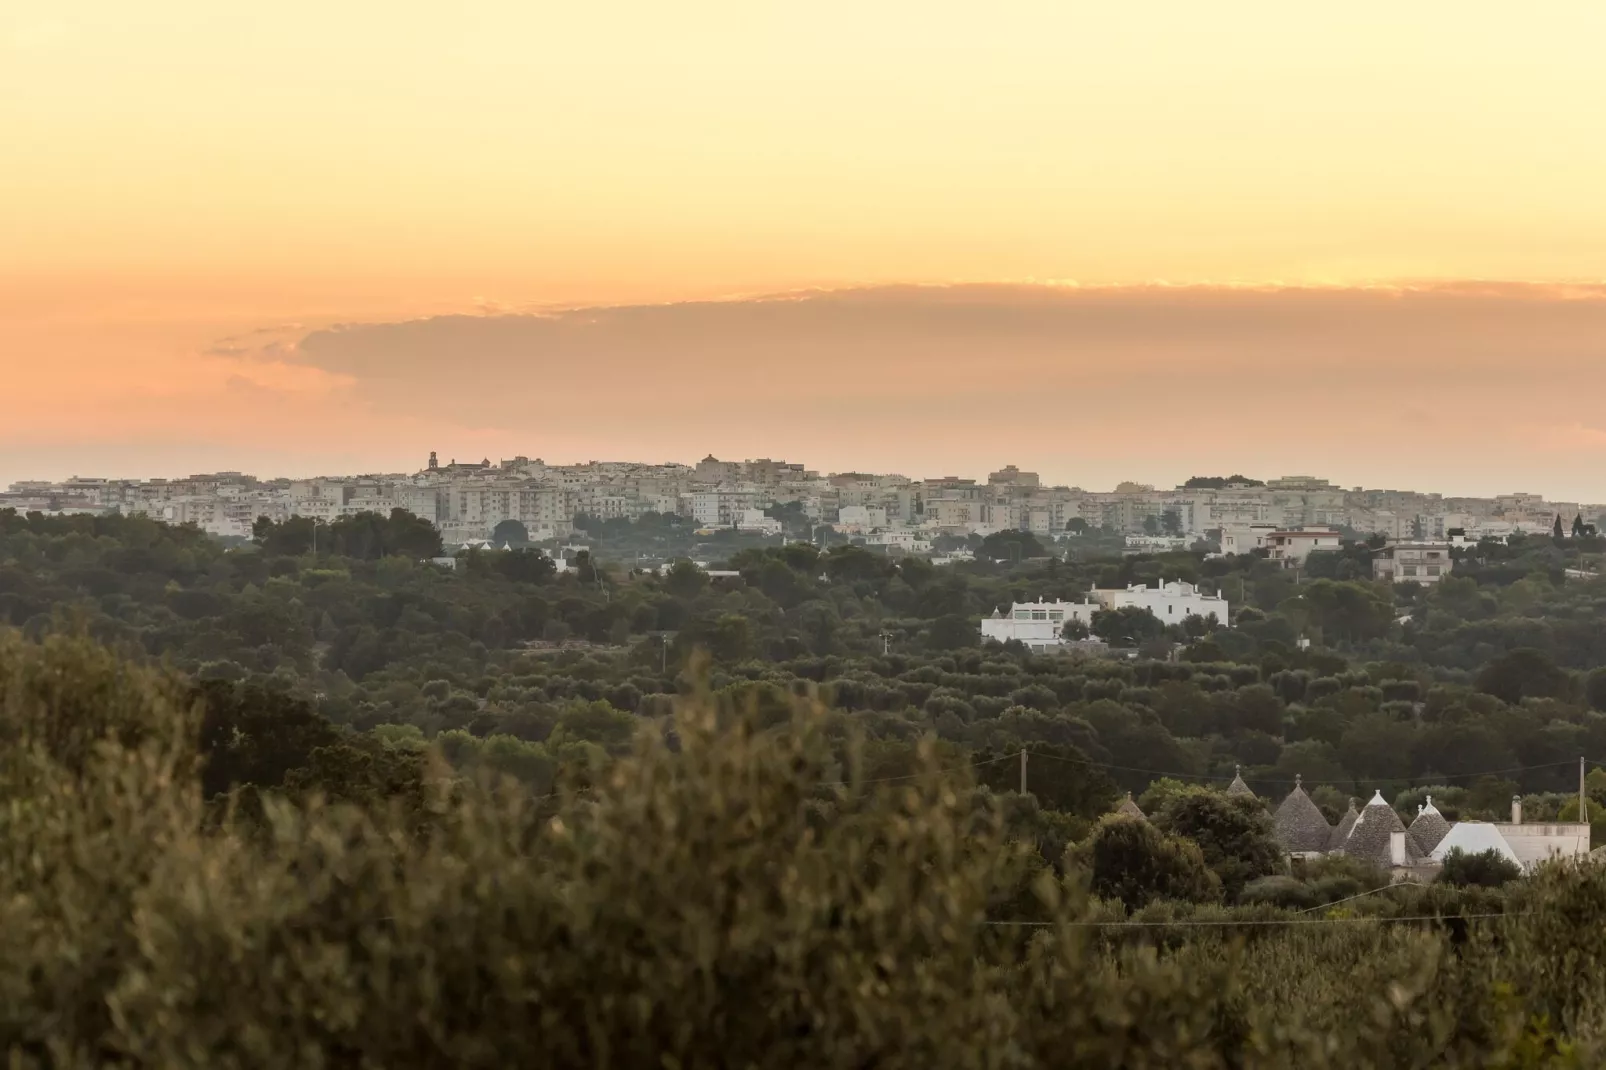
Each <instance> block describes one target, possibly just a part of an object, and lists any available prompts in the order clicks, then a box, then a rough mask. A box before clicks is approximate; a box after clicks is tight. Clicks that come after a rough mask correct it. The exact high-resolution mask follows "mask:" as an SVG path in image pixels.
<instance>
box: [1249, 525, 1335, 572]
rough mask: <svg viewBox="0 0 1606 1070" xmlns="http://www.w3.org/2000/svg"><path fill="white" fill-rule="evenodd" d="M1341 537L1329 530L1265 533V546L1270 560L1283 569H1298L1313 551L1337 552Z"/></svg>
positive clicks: (1310, 529) (1307, 529) (1316, 529)
mask: <svg viewBox="0 0 1606 1070" xmlns="http://www.w3.org/2000/svg"><path fill="white" fill-rule="evenodd" d="M1343 542H1344V540H1343V537H1342V536H1341V535H1339V533H1338V532H1336V531H1334V530H1332V529H1331V528H1299V529H1297V530H1293V531H1270V532H1267V533H1266V541H1265V546H1266V549H1268V550H1270V551H1271V559H1272V560H1273V561H1277V562H1280V563H1281V564H1282V566H1283V567H1284V568H1298V567H1299V566H1300V565H1303V564H1304V563H1305V559H1306V558H1308V557H1309V556H1310V555H1311V553H1312V552H1313V551H1315V550H1337V549H1338V548H1339V547H1340V546H1342V545H1343Z"/></svg>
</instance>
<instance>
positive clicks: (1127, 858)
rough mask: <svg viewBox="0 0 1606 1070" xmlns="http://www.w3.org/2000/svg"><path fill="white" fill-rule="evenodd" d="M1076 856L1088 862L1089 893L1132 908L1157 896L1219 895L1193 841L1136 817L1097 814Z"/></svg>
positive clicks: (1204, 899)
mask: <svg viewBox="0 0 1606 1070" xmlns="http://www.w3.org/2000/svg"><path fill="white" fill-rule="evenodd" d="M1077 861H1078V862H1079V863H1080V864H1081V865H1083V866H1085V867H1086V868H1087V871H1088V874H1089V877H1090V879H1091V881H1092V889H1093V894H1094V895H1097V896H1099V897H1100V898H1103V899H1117V900H1120V901H1121V902H1122V903H1124V904H1126V906H1127V908H1128V909H1131V910H1138V909H1141V908H1142V907H1144V906H1147V905H1148V904H1150V903H1152V902H1155V901H1156V900H1161V899H1176V900H1181V901H1183V902H1188V903H1211V902H1215V901H1216V900H1218V899H1220V897H1221V881H1220V880H1219V879H1218V878H1217V877H1216V875H1215V874H1214V873H1212V872H1211V871H1210V868H1209V866H1207V865H1206V864H1205V859H1204V856H1203V854H1201V853H1200V851H1199V848H1198V847H1197V846H1196V845H1195V844H1193V843H1190V842H1188V841H1187V840H1183V839H1179V838H1177V837H1174V836H1167V835H1165V834H1163V833H1162V832H1160V830H1159V829H1157V828H1155V827H1154V825H1152V824H1150V823H1149V822H1148V821H1143V820H1140V819H1138V818H1135V817H1123V816H1121V815H1118V814H1112V815H1110V816H1108V817H1105V818H1104V819H1103V820H1101V821H1100V822H1099V823H1098V825H1097V827H1095V828H1094V830H1093V834H1092V836H1090V837H1089V839H1088V841H1087V843H1086V844H1085V845H1084V846H1083V847H1081V848H1080V849H1079V851H1078V858H1077Z"/></svg>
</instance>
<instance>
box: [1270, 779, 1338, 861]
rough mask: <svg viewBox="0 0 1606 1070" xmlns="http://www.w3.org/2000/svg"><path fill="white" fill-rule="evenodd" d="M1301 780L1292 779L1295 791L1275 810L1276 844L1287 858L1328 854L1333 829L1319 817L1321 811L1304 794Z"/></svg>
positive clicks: (1324, 819)
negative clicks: (1288, 855)
mask: <svg viewBox="0 0 1606 1070" xmlns="http://www.w3.org/2000/svg"><path fill="white" fill-rule="evenodd" d="M1303 781H1304V778H1303V777H1300V776H1295V777H1294V790H1293V791H1291V792H1289V793H1288V798H1286V799H1284V800H1283V801H1282V805H1281V806H1279V807H1277V814H1276V816H1275V817H1274V818H1273V824H1274V825H1275V826H1276V829H1277V842H1278V843H1279V844H1281V845H1282V848H1283V850H1285V851H1287V852H1289V853H1290V854H1292V853H1295V852H1311V851H1325V850H1327V841H1328V840H1329V839H1330V838H1331V837H1332V835H1333V827H1332V826H1331V825H1329V824H1328V823H1327V818H1325V817H1323V816H1322V812H1321V810H1320V809H1319V808H1318V807H1317V806H1316V804H1315V803H1313V802H1311V801H1310V796H1309V795H1306V794H1305V786H1304V783H1303Z"/></svg>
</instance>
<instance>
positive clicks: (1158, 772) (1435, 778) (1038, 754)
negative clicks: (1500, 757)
mask: <svg viewBox="0 0 1606 1070" xmlns="http://www.w3.org/2000/svg"><path fill="white" fill-rule="evenodd" d="M1027 753H1028V754H1030V755H1031V756H1032V757H1034V758H1047V759H1050V760H1051V761H1056V762H1067V763H1069V764H1071V765H1085V766H1092V767H1094V768H1097V769H1114V770H1119V771H1121V772H1125V773H1144V774H1147V775H1149V776H1163V777H1172V778H1174V779H1177V780H1217V781H1220V780H1225V781H1231V780H1236V779H1238V778H1237V777H1236V776H1221V775H1217V774H1212V773H1183V772H1178V771H1176V770H1166V769H1143V768H1140V767H1138V766H1132V765H1117V764H1115V763H1114V762H1099V761H1094V760H1093V759H1092V758H1068V757H1066V756H1064V755H1062V754H1049V753H1047V752H1044V751H1034V750H1031V749H1030V748H1028V749H1027ZM1575 761H1576V759H1569V760H1567V761H1564V762H1545V763H1542V764H1540V765H1519V766H1512V767H1510V768H1507V769H1486V770H1483V771H1481V772H1476V773H1445V774H1439V773H1435V774H1433V775H1431V776H1414V777H1379V778H1377V779H1379V780H1385V781H1388V782H1389V783H1398V782H1399V781H1400V780H1405V781H1406V782H1407V783H1419V784H1428V785H1433V784H1444V783H1447V782H1449V781H1452V780H1467V779H1474V780H1475V779H1477V778H1478V777H1485V776H1500V775H1503V774H1505V773H1528V772H1533V771H1535V770H1538V769H1556V768H1559V767H1561V766H1566V765H1572V764H1574V762H1575ZM1596 764H1599V763H1596ZM1240 775H1241V774H1240ZM1251 779H1253V780H1255V781H1256V782H1258V783H1261V784H1298V783H1302V781H1300V780H1287V779H1284V778H1281V777H1276V778H1268V777H1259V776H1256V777H1252V778H1251Z"/></svg>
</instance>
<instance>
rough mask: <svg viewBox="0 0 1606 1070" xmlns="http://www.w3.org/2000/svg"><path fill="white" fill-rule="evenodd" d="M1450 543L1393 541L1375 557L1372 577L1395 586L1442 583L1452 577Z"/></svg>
mask: <svg viewBox="0 0 1606 1070" xmlns="http://www.w3.org/2000/svg"><path fill="white" fill-rule="evenodd" d="M1452 565H1453V562H1452V561H1451V559H1450V544H1449V543H1448V542H1404V541H1402V542H1391V543H1389V544H1388V545H1387V546H1385V547H1383V549H1381V550H1379V551H1377V556H1376V557H1373V558H1372V576H1373V578H1375V579H1378V580H1387V581H1389V582H1391V583H1421V584H1433V583H1438V582H1439V581H1440V580H1442V579H1444V577H1446V576H1448V575H1449V574H1450V569H1451V567H1452Z"/></svg>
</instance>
